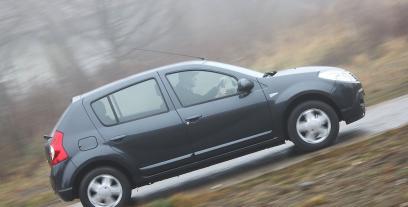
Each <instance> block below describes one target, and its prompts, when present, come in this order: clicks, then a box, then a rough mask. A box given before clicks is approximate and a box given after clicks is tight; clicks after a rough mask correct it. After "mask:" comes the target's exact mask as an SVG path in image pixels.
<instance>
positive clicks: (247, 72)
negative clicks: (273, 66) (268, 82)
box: [205, 61, 264, 78]
mask: <svg viewBox="0 0 408 207" xmlns="http://www.w3.org/2000/svg"><path fill="white" fill-rule="evenodd" d="M205 64H207V65H211V66H215V67H220V68H225V69H228V70H233V71H236V72H239V73H243V74H245V75H249V76H253V77H255V78H262V77H263V75H264V74H263V73H260V72H258V71H254V70H250V69H247V68H243V67H239V66H235V65H229V64H225V63H219V62H211V61H208V62H206V63H205Z"/></svg>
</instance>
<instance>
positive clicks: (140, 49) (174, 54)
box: [128, 48, 207, 60]
mask: <svg viewBox="0 0 408 207" xmlns="http://www.w3.org/2000/svg"><path fill="white" fill-rule="evenodd" d="M135 50H137V51H143V52H151V53H161V54H166V55H173V56H181V57H189V58H194V59H200V60H207V58H204V57H198V56H193V55H185V54H180V53H175V52H167V51H160V50H151V49H143V48H133V49H132V51H130V52H128V54H129V53H131V52H133V51H135Z"/></svg>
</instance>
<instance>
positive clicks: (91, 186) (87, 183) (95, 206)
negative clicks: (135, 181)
mask: <svg viewBox="0 0 408 207" xmlns="http://www.w3.org/2000/svg"><path fill="white" fill-rule="evenodd" d="M131 190H132V189H131V187H130V184H129V179H128V178H127V177H126V176H125V175H124V174H123V173H122V172H120V171H119V170H116V169H115V168H111V167H100V168H96V169H94V170H92V171H90V172H89V173H88V174H86V175H85V177H84V178H83V179H82V181H81V184H80V186H79V198H80V200H81V203H82V205H83V206H84V207H88V206H89V207H100V206H115V207H123V206H126V205H127V204H128V203H129V201H130V196H131ZM103 204H104V205H103ZM106 204H111V205H106Z"/></svg>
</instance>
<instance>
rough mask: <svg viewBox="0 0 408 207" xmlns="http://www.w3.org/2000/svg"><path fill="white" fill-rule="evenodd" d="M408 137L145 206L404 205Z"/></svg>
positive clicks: (390, 135) (389, 136) (382, 139)
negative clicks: (216, 189)
mask: <svg viewBox="0 0 408 207" xmlns="http://www.w3.org/2000/svg"><path fill="white" fill-rule="evenodd" d="M407 138H408V126H405V127H403V128H401V129H396V130H392V131H390V132H387V133H384V134H382V135H378V136H377V137H374V138H372V139H369V140H366V141H363V142H358V143H355V144H352V145H349V146H344V147H340V148H337V149H335V150H333V151H330V152H328V153H325V154H320V155H318V156H315V157H313V158H311V159H308V160H305V161H303V162H300V163H297V164H295V165H292V166H290V167H288V168H284V169H282V170H279V171H276V172H272V173H269V174H266V175H263V176H260V177H258V178H255V179H252V180H248V181H245V182H243V183H240V184H237V185H233V186H230V187H226V188H224V189H220V190H218V191H213V192H210V191H206V190H201V191H199V192H195V193H183V194H177V195H174V196H172V197H170V198H168V199H162V200H160V201H155V202H153V203H150V204H146V205H145V206H146V207H159V206H163V207H181V206H183V207H184V206H320V205H322V206H399V205H400V204H403V203H406V202H408V194H407V192H408V179H407V178H408V153H407V152H408V143H407V142H406V139H407ZM304 182H311V183H313V184H312V185H311V186H310V187H308V188H302V187H300V184H301V183H304Z"/></svg>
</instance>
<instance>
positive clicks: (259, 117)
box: [161, 68, 273, 159]
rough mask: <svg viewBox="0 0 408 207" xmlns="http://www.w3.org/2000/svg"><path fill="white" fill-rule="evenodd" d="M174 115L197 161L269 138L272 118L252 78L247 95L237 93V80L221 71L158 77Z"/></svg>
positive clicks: (198, 71)
mask: <svg viewBox="0 0 408 207" xmlns="http://www.w3.org/2000/svg"><path fill="white" fill-rule="evenodd" d="M161 77H162V79H165V80H166V82H165V83H166V87H168V88H171V90H170V91H171V97H172V98H173V99H174V100H173V102H175V103H177V104H176V108H177V112H178V113H179V115H180V116H181V118H182V120H183V121H184V123H185V124H186V126H188V135H189V138H190V139H191V140H192V141H193V145H192V150H193V151H194V157H195V158H196V159H205V158H208V157H212V156H216V155H219V154H222V153H225V152H229V151H232V150H235V149H239V148H242V147H245V146H248V145H251V144H255V143H259V142H262V141H266V140H268V139H271V138H272V137H273V136H272V131H271V128H272V126H271V123H272V122H271V115H270V111H269V108H268V105H267V101H266V97H265V95H264V93H263V91H262V89H261V87H260V85H259V83H258V82H257V81H256V79H255V78H253V77H252V80H251V81H253V82H254V84H255V86H254V88H253V89H252V91H251V92H250V93H249V94H245V95H243V94H239V92H238V91H237V81H238V79H239V78H250V79H251V77H248V76H246V75H243V74H239V73H236V74H228V73H225V71H222V70H211V69H207V68H206V69H188V70H180V71H177V72H171V73H167V74H164V73H163V74H161Z"/></svg>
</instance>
